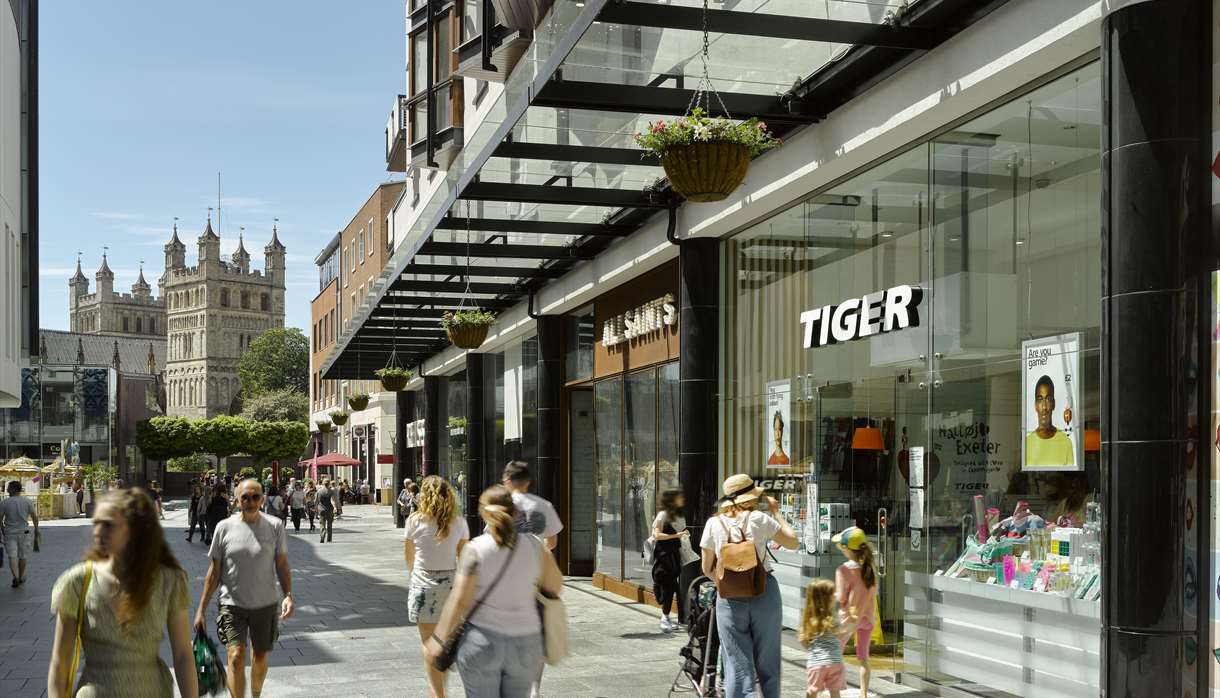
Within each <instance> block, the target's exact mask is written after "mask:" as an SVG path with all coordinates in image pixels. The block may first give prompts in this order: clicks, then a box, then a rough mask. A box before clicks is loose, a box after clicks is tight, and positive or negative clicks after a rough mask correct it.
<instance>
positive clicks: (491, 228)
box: [436, 216, 638, 237]
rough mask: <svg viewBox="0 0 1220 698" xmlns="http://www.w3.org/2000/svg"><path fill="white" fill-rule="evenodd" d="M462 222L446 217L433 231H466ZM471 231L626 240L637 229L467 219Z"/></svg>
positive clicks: (612, 225) (596, 225) (579, 224)
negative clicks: (618, 238) (621, 238)
mask: <svg viewBox="0 0 1220 698" xmlns="http://www.w3.org/2000/svg"><path fill="white" fill-rule="evenodd" d="M467 225H468V224H467V221H466V219H465V218H458V217H455V216H446V217H445V218H442V219H441V222H440V224H439V225H437V226H436V229H437V230H466V228H467ZM469 228H470V229H471V230H477V231H480V232H488V233H538V234H539V235H586V236H595V237H626V236H628V235H630V234H632V233H634V232H635V231H636V230H638V228H637V227H636V226H634V225H614V224H611V223H570V222H567V221H537V220H531V219H524V218H523V219H519V220H510V219H503V218H471V219H470V222H469Z"/></svg>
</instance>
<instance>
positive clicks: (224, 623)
mask: <svg viewBox="0 0 1220 698" xmlns="http://www.w3.org/2000/svg"><path fill="white" fill-rule="evenodd" d="M237 499H238V506H239V507H240V509H239V513H238V514H237V515H235V516H230V517H229V518H227V519H225V520H224V521H221V522H220V525H219V526H217V527H216V533H215V535H214V536H213V538H212V547H211V549H210V550H209V551H208V557H209V558H211V562H210V564H209V565H208V572H207V576H206V577H204V580H203V594H202V595H201V596H200V597H199V608H198V609H197V610H196V611H195V622H194V627H195V629H196V630H198V631H203V629H204V628H205V623H204V619H203V618H204V611H205V610H207V607H208V602H209V601H210V600H211V598H212V594H214V593H215V592H216V589H217V587H219V588H220V603H219V605H220V611H219V613H218V614H217V616H216V634H217V635H218V636H219V638H220V641H221V642H222V643H224V645H225V648H226V649H227V650H228V659H229V662H228V681H229V695H231V696H233V697H234V698H244V696H245V695H246V668H245V666H246V665H245V662H246V643H247V641H248V642H249V643H250V647H251V649H252V650H253V655H254V661H253V662H252V663H251V666H250V693H251V695H253V696H254V697H255V698H258V696H259V694H261V693H262V691H263V681H265V680H266V678H267V653H268V652H269V651H271V648H272V646H274V645H275V641H276V639H277V638H278V637H279V622H280V621H283V620H287V619H288V618H290V617H291V616H292V611H293V599H292V569H291V568H290V567H289V566H288V539H287V536H286V535H285V533H284V521H283V520H282V519H280V518H277V517H274V516H269V515H267V514H265V513H263V512H261V511H259V506H260V505H261V504H262V499H263V486H262V485H261V484H259V482H258V480H255V479H253V478H251V479H248V480H244V481H242V482H241V484H240V486H239V487H238V489H237ZM277 581H278V582H279V588H278V589H277V588H276V582H277ZM281 592H283V593H282V595H281Z"/></svg>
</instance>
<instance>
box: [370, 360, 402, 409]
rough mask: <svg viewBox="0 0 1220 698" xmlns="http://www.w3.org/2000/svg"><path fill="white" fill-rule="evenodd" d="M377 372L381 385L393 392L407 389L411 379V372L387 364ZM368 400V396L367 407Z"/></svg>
mask: <svg viewBox="0 0 1220 698" xmlns="http://www.w3.org/2000/svg"><path fill="white" fill-rule="evenodd" d="M375 373H376V375H377V380H379V381H381V387H382V388H384V389H385V390H387V391H388V392H391V393H396V392H398V391H399V390H404V389H406V387H407V383H409V382H410V381H411V372H410V371H408V370H406V369H402V368H395V367H391V366H386V367H385V368H382V369H378V370H377V371H375ZM367 402H368V400H367V398H366V399H365V403H366V404H365V406H366V407H367V406H368V405H367Z"/></svg>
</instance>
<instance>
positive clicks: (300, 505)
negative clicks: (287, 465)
mask: <svg viewBox="0 0 1220 698" xmlns="http://www.w3.org/2000/svg"><path fill="white" fill-rule="evenodd" d="M288 508H289V509H291V510H292V530H293V532H294V533H300V532H301V518H302V517H303V516H305V487H304V485H302V484H301V483H300V482H298V481H297V479H296V478H295V477H294V478H292V482H290V483H288Z"/></svg>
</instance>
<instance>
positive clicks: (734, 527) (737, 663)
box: [699, 474, 797, 698]
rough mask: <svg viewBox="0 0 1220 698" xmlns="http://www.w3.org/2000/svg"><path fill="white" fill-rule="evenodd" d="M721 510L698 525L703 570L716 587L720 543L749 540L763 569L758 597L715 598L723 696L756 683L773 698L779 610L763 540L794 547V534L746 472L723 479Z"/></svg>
mask: <svg viewBox="0 0 1220 698" xmlns="http://www.w3.org/2000/svg"><path fill="white" fill-rule="evenodd" d="M723 491H724V501H725V502H727V503H728V505H729V506H728V507H727V508H726V509H721V513H719V514H717V515H716V516H713V517H712V518H710V519H708V520H707V523H706V524H704V526H703V538H702V539H701V540H700V542H699V547H700V548H702V549H703V573H704V574H706V575H707V576H708V577H711V578H712V579H713V580H716V582H717V584H718V585H719V582H720V575H719V574H718V573H717V570H716V557H717V555H719V553H720V549H721V547H723V546H724V545H725V544H726V543H740V542H741V541H743V540H750V541H752V542H753V543H754V548H755V552H756V554H757V555H758V560H759V564H761V565H762V566H763V569H765V570H766V572H767V575H766V577H767V584H766V587H765V589H764V590H763V592H762V593H761V594H759V595H758V596H754V597H750V598H734V599H726V598H724V597H720V598H717V599H716V629H717V630H718V631H719V633H720V646H721V647H722V648H723V649H724V664H725V672H724V695H725V698H740V697H741V696H747V695H750V696H752V695H754V684H755V682H756V681H757V683H758V684H759V685H761V686H762V695H763V698H779V677H780V637H781V634H782V633H783V630H784V609H783V603H782V601H781V600H780V595H779V583H778V582H776V581H775V577H774V576H773V575H772V574H771V563H770V561H768V559H767V543H768V542H769V541H772V540H774V541H775V542H776V543H778V544H780V545H781V546H783V547H785V548H787V549H789V550H796V546H797V540H796V534H795V533H794V532H793V531H792V527H791V526H789V525H788V524H787V522H785V521H783V520H782V519H779V518H776V516H775V512H777V511H778V510H779V503H778V502H776V501H775V500H774V499H772V498H770V497H767V496H765V495H764V494H763V491H762V490H761V489H759V488H758V486H757V485H755V484H754V480H753V479H752V478H751V477H750V476H749V475H740V474H739V475H733V476H731V477H729V478H728V479H727V480H725V481H724V485H723Z"/></svg>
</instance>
